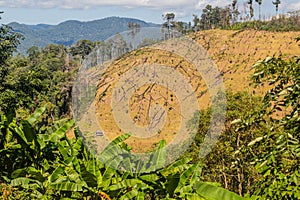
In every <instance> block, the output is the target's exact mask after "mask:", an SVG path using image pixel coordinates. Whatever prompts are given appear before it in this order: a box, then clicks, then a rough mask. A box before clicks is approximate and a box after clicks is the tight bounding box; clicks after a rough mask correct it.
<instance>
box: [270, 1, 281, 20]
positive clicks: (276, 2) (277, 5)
mask: <svg viewBox="0 0 300 200" xmlns="http://www.w3.org/2000/svg"><path fill="white" fill-rule="evenodd" d="M272 3H273V4H274V5H275V7H276V17H277V18H278V7H279V4H281V2H280V0H276V1H272Z"/></svg>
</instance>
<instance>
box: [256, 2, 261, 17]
mask: <svg viewBox="0 0 300 200" xmlns="http://www.w3.org/2000/svg"><path fill="white" fill-rule="evenodd" d="M255 1H256V2H257V3H258V6H259V7H258V8H259V20H261V12H260V9H261V4H262V0H255Z"/></svg>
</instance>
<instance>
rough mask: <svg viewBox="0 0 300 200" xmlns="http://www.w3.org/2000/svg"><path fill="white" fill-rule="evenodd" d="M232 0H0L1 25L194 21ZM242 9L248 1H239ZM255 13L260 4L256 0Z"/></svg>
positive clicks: (285, 4)
mask: <svg viewBox="0 0 300 200" xmlns="http://www.w3.org/2000/svg"><path fill="white" fill-rule="evenodd" d="M231 2H232V0H0V11H4V14H2V15H1V17H2V19H1V21H0V23H1V24H8V23H10V22H19V23H24V24H40V23H44V24H53V25H55V24H59V23H61V22H63V21H66V20H79V21H91V20H96V19H102V18H105V17H111V16H119V17H130V18H137V19H141V20H144V21H146V22H154V23H159V24H160V23H162V21H163V18H162V15H163V14H164V13H167V12H173V13H175V15H176V20H179V21H185V22H188V21H192V18H193V17H192V16H193V14H196V15H201V11H202V9H203V8H204V7H205V6H206V5H207V4H211V5H213V6H221V7H223V6H226V5H229V4H231ZM238 2H239V8H240V10H241V11H242V12H243V11H244V6H243V4H244V3H245V2H247V0H238ZM281 2H282V3H281V4H280V7H279V9H280V13H287V12H288V11H293V10H300V1H299V0H281ZM253 5H254V9H255V10H256V16H258V14H257V11H258V4H257V3H256V2H255V0H253ZM262 12H264V13H265V14H264V16H265V18H266V19H267V18H270V17H271V16H272V15H275V7H274V6H273V5H272V0H263V3H262Z"/></svg>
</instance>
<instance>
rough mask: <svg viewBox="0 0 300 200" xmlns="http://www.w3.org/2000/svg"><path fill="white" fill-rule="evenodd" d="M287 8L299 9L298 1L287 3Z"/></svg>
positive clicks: (299, 3)
mask: <svg viewBox="0 0 300 200" xmlns="http://www.w3.org/2000/svg"><path fill="white" fill-rule="evenodd" d="M288 8H289V9H291V10H294V11H296V10H300V2H297V3H291V4H289V5H288Z"/></svg>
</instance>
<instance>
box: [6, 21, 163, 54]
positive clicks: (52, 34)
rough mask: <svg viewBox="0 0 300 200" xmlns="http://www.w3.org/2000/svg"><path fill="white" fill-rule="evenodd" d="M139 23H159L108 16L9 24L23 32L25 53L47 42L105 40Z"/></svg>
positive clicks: (66, 42) (149, 25)
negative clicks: (53, 22) (45, 22)
mask: <svg viewBox="0 0 300 200" xmlns="http://www.w3.org/2000/svg"><path fill="white" fill-rule="evenodd" d="M129 22H133V23H138V24H140V26H141V27H158V26H159V25H158V24H154V23H147V22H145V21H142V20H139V19H133V18H121V17H108V18H104V19H99V20H93V21H88V22H81V21H77V20H68V21H65V22H62V23H60V24H58V25H48V24H37V25H26V24H19V23H17V22H12V23H10V24H8V25H9V26H11V27H12V28H13V29H14V30H15V31H16V32H19V33H21V34H23V36H24V37H25V40H24V41H22V42H21V44H20V45H19V48H18V51H19V52H20V53H22V54H25V53H26V51H27V49H28V48H30V47H31V46H38V47H44V46H46V45H47V44H64V45H66V46H69V45H72V44H74V43H76V42H77V41H78V40H82V39H88V40H92V41H100V40H105V39H107V38H109V37H111V36H113V35H115V34H116V33H120V32H123V31H126V30H128V23H129Z"/></svg>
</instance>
